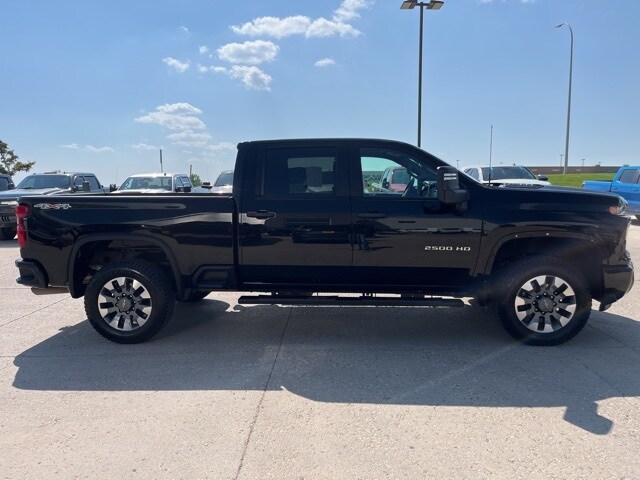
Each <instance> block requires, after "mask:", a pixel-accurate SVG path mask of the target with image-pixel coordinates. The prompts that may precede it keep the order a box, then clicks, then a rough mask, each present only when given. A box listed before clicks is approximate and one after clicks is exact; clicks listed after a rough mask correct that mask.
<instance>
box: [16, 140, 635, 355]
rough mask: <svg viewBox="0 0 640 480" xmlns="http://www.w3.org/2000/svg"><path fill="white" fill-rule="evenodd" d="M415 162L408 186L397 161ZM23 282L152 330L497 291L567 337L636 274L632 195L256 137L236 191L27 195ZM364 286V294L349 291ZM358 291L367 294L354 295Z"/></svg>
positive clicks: (544, 335) (443, 301)
mask: <svg viewBox="0 0 640 480" xmlns="http://www.w3.org/2000/svg"><path fill="white" fill-rule="evenodd" d="M393 167H401V168H404V169H406V171H407V173H408V175H407V176H406V179H405V181H406V184H405V186H404V188H403V189H399V188H394V189H393V190H387V189H385V188H383V185H382V184H380V182H379V180H380V179H379V175H380V174H381V173H382V172H383V171H385V170H386V169H387V168H393ZM16 210H17V216H18V219H19V224H18V239H19V243H20V247H21V248H20V254H21V257H22V259H20V260H17V261H16V265H17V267H18V268H19V270H20V277H19V278H18V279H17V282H18V283H20V284H23V285H28V286H31V287H33V288H32V290H33V292H34V293H38V294H42V293H55V292H69V293H70V294H71V296H72V297H74V298H77V297H81V296H84V299H85V309H86V314H87V317H88V319H89V321H90V322H91V324H92V325H93V326H94V328H95V329H96V330H97V331H98V333H100V334H101V335H103V336H104V337H106V338H107V339H109V340H112V341H115V342H120V343H135V342H141V341H145V340H147V339H149V338H151V337H152V336H153V335H155V334H156V333H157V332H158V331H159V330H160V329H161V328H162V327H163V326H164V325H165V324H166V322H167V321H168V320H169V319H170V318H171V315H172V312H173V307H174V303H175V301H176V300H177V301H179V302H194V301H198V300H201V299H202V298H204V297H205V296H206V295H208V294H209V293H211V292H214V291H225V290H232V291H241V292H247V293H248V292H253V293H252V294H250V295H244V296H241V297H240V298H239V302H240V303H247V304H289V305H290V304H295V305H408V306H461V305H463V304H464V302H463V301H462V299H463V298H470V297H473V299H474V300H475V301H476V302H477V303H478V304H480V305H486V304H492V305H493V306H494V307H495V309H496V312H497V316H498V318H499V319H500V321H501V322H502V324H503V325H504V327H505V328H506V329H507V330H508V332H509V333H510V334H511V335H513V336H514V337H515V338H517V339H519V340H521V341H523V342H525V343H529V344H535V345H553V344H558V343H562V342H564V341H566V340H568V339H570V338H571V337H573V336H574V335H575V334H576V333H578V332H579V331H580V330H581V329H582V328H583V327H584V325H585V323H586V322H587V319H588V317H589V314H590V312H591V301H592V299H596V300H598V301H599V302H600V309H601V310H604V309H606V308H608V307H609V306H610V305H611V304H612V303H613V302H615V301H616V300H618V299H620V298H621V297H622V296H623V295H625V294H626V293H627V292H628V291H629V290H630V288H631V286H632V284H633V265H632V263H631V259H630V256H629V253H628V252H627V251H626V248H625V246H626V234H627V229H628V226H629V223H630V220H629V217H627V216H625V202H624V200H622V199H621V198H619V197H618V196H616V195H612V194H608V193H595V192H587V191H582V190H578V189H566V188H554V187H540V186H531V187H523V186H516V187H509V186H503V187H490V186H484V185H482V184H480V183H478V182H476V181H475V180H473V179H472V178H470V177H467V176H464V175H460V176H459V174H458V171H457V170H456V169H455V168H453V167H451V166H449V165H447V164H446V163H445V162H443V161H441V160H439V159H438V158H436V157H434V156H433V155H430V154H428V153H426V152H424V151H423V150H420V149H418V148H416V147H413V146H411V145H407V144H404V143H399V142H394V141H387V140H366V139H321V140H281V141H259V142H246V143H241V144H239V145H238V155H237V160H236V167H235V172H234V181H233V193H232V194H231V195H224V194H221V195H212V194H202V195H199V194H193V193H192V194H175V193H167V194H166V195H164V194H160V195H154V196H129V195H96V196H57V197H55V198H53V197H52V198H49V199H47V200H46V201H45V200H44V199H43V198H42V197H39V198H31V197H28V196H24V197H21V198H20V199H19V205H18V207H17V208H16ZM341 293H350V294H351V295H346V296H345V295H339V294H341ZM354 293H355V294H357V295H353V294H354Z"/></svg>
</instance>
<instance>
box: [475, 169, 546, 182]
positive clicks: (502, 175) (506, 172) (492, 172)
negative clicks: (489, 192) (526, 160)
mask: <svg viewBox="0 0 640 480" xmlns="http://www.w3.org/2000/svg"><path fill="white" fill-rule="evenodd" d="M482 178H483V179H484V181H485V182H486V181H489V180H507V179H512V178H515V179H525V180H535V179H536V177H535V175H534V174H533V173H531V172H530V171H529V170H527V169H526V168H525V167H518V166H513V167H491V168H489V167H482Z"/></svg>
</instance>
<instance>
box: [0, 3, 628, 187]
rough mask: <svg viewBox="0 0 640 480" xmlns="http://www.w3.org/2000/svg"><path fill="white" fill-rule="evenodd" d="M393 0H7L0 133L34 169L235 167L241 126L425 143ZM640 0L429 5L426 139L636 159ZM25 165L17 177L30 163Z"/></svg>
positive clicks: (446, 154)
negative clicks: (161, 156)
mask: <svg viewBox="0 0 640 480" xmlns="http://www.w3.org/2000/svg"><path fill="white" fill-rule="evenodd" d="M400 3H401V1H400V0H376V1H375V2H374V1H367V0H345V1H341V0H325V1H322V2H320V1H317V0H316V1H305V0H298V1H291V0H269V1H264V0H244V1H243V2H231V1H215V2H213V1H210V0H209V1H204V0H203V1H190V0H180V1H177V0H176V1H157V2H142V1H140V2H130V1H126V2H125V1H120V0H112V1H110V2H80V1H76V2H70V1H64V0H61V1H56V2H49V1H47V2H45V1H29V2H24V1H19V0H7V1H4V2H3V8H2V11H3V17H4V21H3V32H2V37H3V40H2V42H0V58H1V59H2V64H3V68H2V73H1V74H0V100H1V104H0V105H1V108H0V139H2V140H3V141H5V142H7V143H8V144H9V146H10V147H12V148H13V149H14V150H15V152H16V153H17V154H18V155H19V156H20V158H21V160H29V161H31V160H35V161H36V162H37V164H36V168H35V170H34V171H48V170H53V169H63V170H69V171H73V170H83V171H94V172H95V173H96V174H97V175H98V177H99V178H100V180H101V181H102V183H104V184H109V183H112V182H115V181H116V179H117V180H118V182H122V181H123V180H124V179H125V178H126V176H128V175H129V174H133V173H141V172H149V171H157V170H159V162H158V148H160V147H162V148H163V152H164V160H165V170H169V171H180V172H182V171H188V169H189V165H190V164H192V165H193V169H194V171H195V172H196V173H199V174H200V175H201V177H203V179H205V180H213V179H214V177H215V175H217V173H218V172H219V171H220V170H223V169H229V168H232V166H233V162H234V157H235V145H236V144H237V143H238V142H240V141H246V140H255V139H268V138H300V137H334V136H336V137H349V136H358V137H378V138H390V139H397V140H403V141H407V142H410V143H415V141H416V122H417V120H416V118H417V112H416V102H417V60H418V58H417V57H418V54H417V52H418V41H417V40H418V21H419V14H418V11H417V9H416V10H413V11H411V10H409V11H405V10H400ZM638 18H640V2H638V1H637V0H617V1H615V2H601V1H597V0H528V1H524V0H492V1H487V0H446V1H445V5H444V6H443V8H442V9H441V10H439V11H431V12H425V38H424V46H425V47H424V107H423V148H425V150H428V151H430V152H431V153H434V154H435V155H437V156H439V157H440V158H442V159H444V160H446V161H448V162H449V163H452V164H454V165H455V162H456V160H459V161H460V166H463V165H471V164H478V163H486V162H487V161H488V154H489V130H490V125H492V124H493V126H494V150H493V158H494V162H496V163H499V162H504V163H519V164H520V163H521V164H528V165H534V164H535V165H545V164H546V165H556V164H558V165H559V164H560V157H559V154H561V153H564V137H565V122H566V108H567V104H566V103H567V86H568V63H569V31H568V29H566V28H563V29H555V28H554V26H555V25H557V24H559V23H562V22H569V23H570V24H571V25H572V27H573V30H574V35H575V46H574V82H573V103H572V130H571V148H570V164H573V165H578V164H580V163H581V159H583V158H584V159H586V160H585V164H587V165H592V164H594V163H596V162H602V163H603V164H622V163H635V164H637V163H640V156H639V154H638V152H639V151H640V95H639V93H638V86H639V85H640V61H639V60H640V55H639V54H638V51H637V50H638V47H640V30H639V29H638V28H637V22H638ZM22 176H23V175H18V176H17V178H18V179H20V178H21V177H22Z"/></svg>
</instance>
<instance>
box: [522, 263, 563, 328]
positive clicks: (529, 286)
mask: <svg viewBox="0 0 640 480" xmlns="http://www.w3.org/2000/svg"><path fill="white" fill-rule="evenodd" d="M514 303H515V305H514V308H515V312H516V316H517V317H518V319H519V320H520V322H521V323H522V324H523V325H524V326H525V327H527V328H528V329H529V330H532V331H534V332H536V333H553V332H555V331H558V330H560V329H561V328H562V327H564V326H565V325H566V324H567V323H569V321H571V319H572V318H573V316H574V314H575V312H576V296H575V292H574V291H573V289H572V288H571V286H570V285H569V284H568V283H567V282H566V280H563V279H562V278H560V277H555V276H553V275H546V276H539V277H535V278H532V279H531V280H528V281H526V282H525V283H524V285H522V286H521V287H520V291H519V292H518V295H517V296H516V299H515V302H514Z"/></svg>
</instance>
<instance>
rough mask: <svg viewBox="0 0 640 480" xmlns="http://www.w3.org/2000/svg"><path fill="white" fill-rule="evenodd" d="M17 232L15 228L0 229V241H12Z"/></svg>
mask: <svg viewBox="0 0 640 480" xmlns="http://www.w3.org/2000/svg"><path fill="white" fill-rule="evenodd" d="M16 233H18V230H17V229H15V228H0V240H13V239H14V238H15V237H16Z"/></svg>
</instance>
